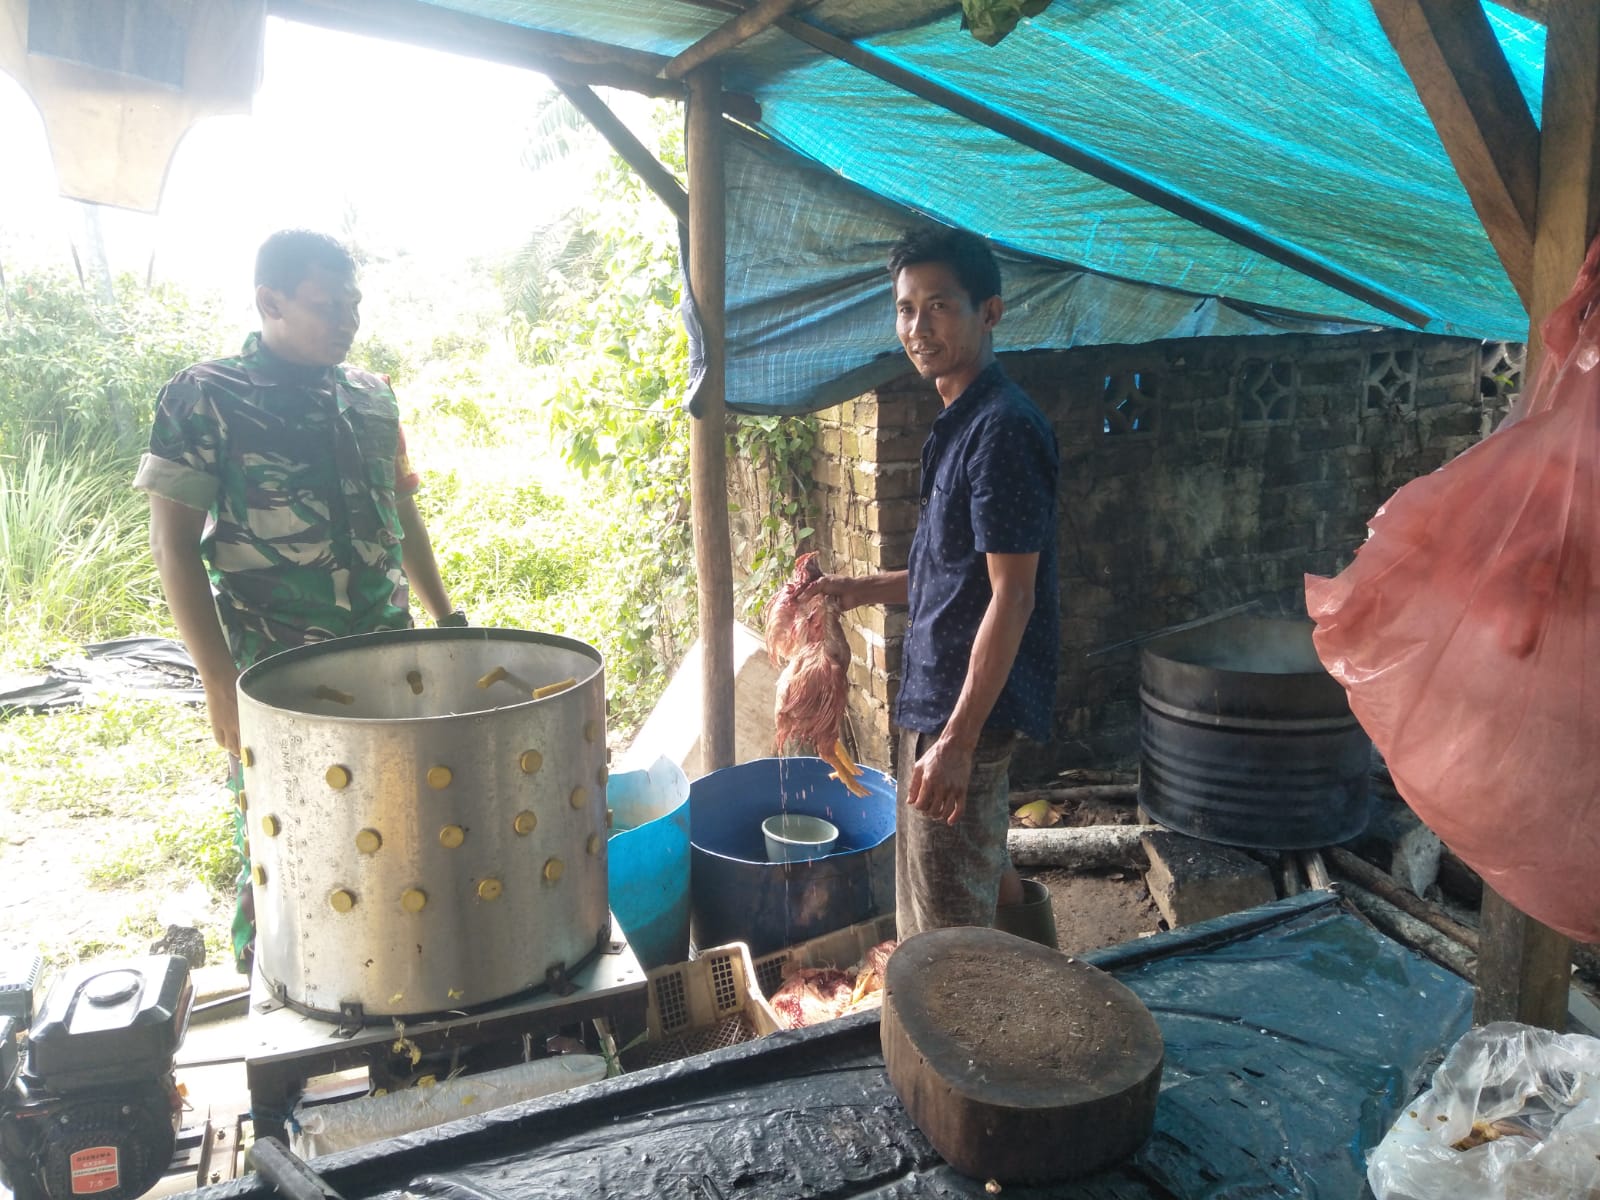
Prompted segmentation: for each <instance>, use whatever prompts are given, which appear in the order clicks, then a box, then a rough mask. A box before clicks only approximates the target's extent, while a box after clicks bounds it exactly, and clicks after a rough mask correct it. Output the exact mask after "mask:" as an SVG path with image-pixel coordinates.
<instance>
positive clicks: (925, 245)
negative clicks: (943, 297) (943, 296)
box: [889, 225, 1000, 308]
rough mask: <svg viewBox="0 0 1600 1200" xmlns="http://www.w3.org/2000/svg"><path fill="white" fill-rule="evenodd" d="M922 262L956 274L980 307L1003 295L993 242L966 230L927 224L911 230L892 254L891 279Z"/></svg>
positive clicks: (973, 303) (904, 235)
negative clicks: (941, 267) (992, 248)
mask: <svg viewBox="0 0 1600 1200" xmlns="http://www.w3.org/2000/svg"><path fill="white" fill-rule="evenodd" d="M918 263H944V264H945V265H946V266H948V267H949V268H950V269H951V270H952V271H954V272H955V276H956V280H957V282H959V283H960V284H961V286H962V287H963V288H965V289H966V291H967V295H968V296H970V297H971V298H972V306H973V307H974V308H976V307H977V306H978V305H980V304H982V303H983V302H984V301H985V300H987V299H988V298H989V297H990V296H998V295H999V294H1000V264H999V263H997V262H995V260H994V251H993V250H991V249H989V243H988V242H986V241H984V240H983V238H981V237H979V236H978V235H977V234H975V233H973V232H971V231H970V230H966V229H952V228H950V227H949V226H948V225H924V226H922V227H920V228H917V229H908V230H906V232H905V233H903V234H901V235H900V240H899V241H897V242H896V243H895V244H894V247H893V248H892V249H891V250H890V251H889V278H890V279H891V280H897V279H899V278H900V272H901V271H903V270H905V269H906V268H907V267H910V266H915V265H916V264H918Z"/></svg>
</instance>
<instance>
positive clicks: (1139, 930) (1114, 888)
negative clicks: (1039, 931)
mask: <svg viewBox="0 0 1600 1200" xmlns="http://www.w3.org/2000/svg"><path fill="white" fill-rule="evenodd" d="M1023 874H1024V875H1026V876H1027V877H1028V878H1030V879H1037V880H1038V881H1039V882H1040V883H1042V884H1044V885H1045V886H1046V887H1047V888H1049V889H1050V907H1051V909H1052V910H1053V911H1054V912H1055V916H1056V942H1057V944H1058V945H1059V946H1060V948H1061V949H1062V950H1065V951H1068V952H1073V953H1082V952H1084V951H1087V950H1098V949H1100V948H1101V947H1102V946H1112V945H1115V944H1116V943H1117V942H1126V941H1131V940H1132V939H1133V938H1136V937H1141V936H1144V935H1146V934H1151V933H1155V932H1157V931H1158V930H1161V929H1165V928H1166V923H1165V922H1164V921H1163V920H1162V919H1161V913H1160V911H1159V910H1158V909H1157V908H1156V906H1155V902H1154V901H1153V900H1151V899H1150V892H1149V891H1148V890H1147V889H1146V888H1145V886H1144V878H1143V877H1142V876H1141V875H1140V874H1139V872H1137V871H1100V872H1096V873H1094V874H1077V873H1075V872H1072V871H1047V870H1030V871H1024V872H1023Z"/></svg>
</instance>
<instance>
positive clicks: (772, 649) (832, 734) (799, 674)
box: [767, 553, 867, 796]
mask: <svg viewBox="0 0 1600 1200" xmlns="http://www.w3.org/2000/svg"><path fill="white" fill-rule="evenodd" d="M821 578H822V567H821V565H820V564H819V563H818V562H817V556H816V554H815V553H810V554H802V555H801V556H800V557H799V558H798V559H796V560H795V564H794V574H793V575H791V576H790V578H789V581H788V582H787V583H785V584H784V585H783V587H782V588H781V589H780V590H779V592H778V594H777V595H776V596H774V597H773V598H772V603H771V604H770V605H769V606H768V607H767V654H768V656H769V657H770V658H771V659H772V664H773V665H774V666H777V665H779V664H780V663H782V664H785V665H784V667H783V673H782V674H780V675H779V676H778V700H777V704H776V706H775V708H774V710H773V726H774V731H775V733H776V738H775V740H776V742H777V749H778V752H779V753H780V754H781V753H783V750H784V747H786V746H787V745H788V744H789V743H790V742H799V743H801V744H803V745H807V746H812V747H814V748H815V749H816V752H817V756H818V757H819V758H821V759H822V760H823V761H824V762H826V763H827V764H828V765H829V766H831V767H832V768H833V769H834V771H835V773H836V774H837V775H838V778H839V781H840V782H841V783H843V784H844V785H845V787H847V788H849V789H850V791H851V793H852V794H853V795H857V796H865V795H866V794H867V789H866V788H865V787H863V786H862V785H861V781H860V779H859V776H860V774H861V771H860V768H859V767H857V766H856V765H855V764H854V763H853V762H851V761H850V756H849V754H848V753H846V751H845V748H844V744H843V743H842V742H841V741H840V740H839V722H840V721H841V720H842V719H843V718H844V710H845V702H846V701H847V700H848V698H849V687H850V684H849V670H850V646H849V644H848V643H847V642H846V641H845V639H844V625H843V623H842V622H841V621H840V620H839V601H838V600H836V599H835V598H834V597H832V596H824V595H822V594H820V593H817V594H814V595H811V596H808V597H806V598H805V599H803V600H802V599H801V598H800V593H801V592H802V591H803V590H804V589H805V587H806V586H807V585H808V584H810V583H813V582H814V581H816V580H818V579H821Z"/></svg>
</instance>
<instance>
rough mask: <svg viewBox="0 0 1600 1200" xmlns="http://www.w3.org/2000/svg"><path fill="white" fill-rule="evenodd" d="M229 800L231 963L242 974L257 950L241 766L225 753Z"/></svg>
mask: <svg viewBox="0 0 1600 1200" xmlns="http://www.w3.org/2000/svg"><path fill="white" fill-rule="evenodd" d="M228 799H229V801H230V802H231V804H232V808H233V848H234V849H235V850H237V851H238V852H239V877H238V878H237V879H236V880H235V881H234V894H235V899H234V907H233V929H232V931H231V934H232V938H231V940H232V942H233V964H234V966H236V967H238V968H239V971H240V973H241V974H244V975H248V974H250V968H251V965H252V963H253V961H254V959H255V949H256V903H255V893H254V892H252V891H251V890H250V834H249V830H248V829H247V827H246V816H245V805H246V803H248V797H246V796H245V794H244V767H243V766H242V765H241V764H240V762H239V760H238V759H237V758H235V757H234V756H233V755H231V754H230V755H228Z"/></svg>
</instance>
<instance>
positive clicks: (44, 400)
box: [0, 273, 220, 456]
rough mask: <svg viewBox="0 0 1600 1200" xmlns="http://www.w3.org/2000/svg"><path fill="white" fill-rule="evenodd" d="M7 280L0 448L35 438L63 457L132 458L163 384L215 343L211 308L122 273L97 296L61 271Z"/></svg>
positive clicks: (11, 450) (0, 337)
mask: <svg viewBox="0 0 1600 1200" xmlns="http://www.w3.org/2000/svg"><path fill="white" fill-rule="evenodd" d="M8 282H10V287H9V288H8V290H7V297H8V300H9V302H10V303H9V311H10V314H11V315H10V317H9V318H8V319H6V320H5V321H3V322H0V455H5V456H15V455H17V454H19V453H20V452H21V450H22V447H23V446H24V443H25V442H26V441H27V440H28V439H29V438H30V437H31V436H34V435H42V436H44V437H46V438H47V439H49V440H50V443H51V449H52V452H53V453H56V454H59V455H61V456H67V455H71V454H74V453H76V452H77V450H78V449H79V448H80V447H82V446H84V445H94V446H98V447H101V448H109V449H110V450H111V451H112V452H114V453H117V454H121V455H136V454H137V453H138V452H139V450H141V449H142V448H143V446H144V444H145V440H146V438H147V437H148V435H149V430H150V417H151V414H152V413H153V412H154V410H155V398H156V393H157V392H158V391H159V390H160V388H161V385H162V384H164V383H165V382H166V381H167V380H168V379H169V378H170V377H171V376H172V375H173V374H174V373H175V372H176V371H178V370H180V369H181V368H183V367H185V366H188V365H189V364H190V363H192V362H194V361H196V360H197V359H200V358H204V357H206V356H207V355H208V354H214V353H216V352H217V350H218V348H219V347H218V341H219V338H218V330H219V324H220V323H219V319H218V316H217V312H216V308H215V305H214V304H212V303H210V302H206V301H195V300H194V299H192V298H190V297H188V296H186V295H184V294H183V293H182V292H180V291H178V290H177V289H174V288H168V287H155V288H148V289H147V288H143V287H141V286H139V284H138V283H137V282H136V281H135V280H133V278H132V277H130V276H123V277H122V278H120V279H118V280H117V281H116V285H115V296H114V299H113V300H112V301H111V302H105V301H102V300H100V299H99V298H97V297H96V296H95V295H94V294H93V293H92V292H91V291H89V290H86V289H84V288H82V287H80V286H79V285H78V284H77V282H76V281H74V280H71V279H69V278H68V277H67V276H65V275H61V274H48V273H44V274H30V275H23V276H21V277H20V278H18V279H16V280H15V281H8Z"/></svg>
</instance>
